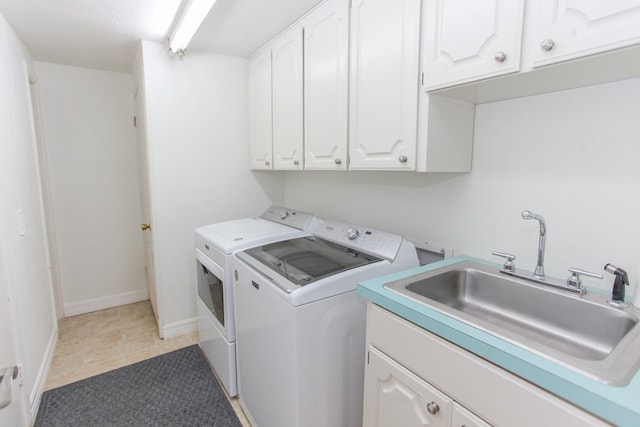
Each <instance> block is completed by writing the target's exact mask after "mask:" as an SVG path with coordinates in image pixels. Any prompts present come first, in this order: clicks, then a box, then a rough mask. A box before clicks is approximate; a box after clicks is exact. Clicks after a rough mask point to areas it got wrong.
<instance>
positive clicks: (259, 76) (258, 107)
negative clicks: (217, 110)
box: [249, 49, 272, 169]
mask: <svg viewBox="0 0 640 427" xmlns="http://www.w3.org/2000/svg"><path fill="white" fill-rule="evenodd" d="M271 123H272V122H271V49H266V50H265V51H264V52H262V53H261V54H259V55H258V56H256V57H255V58H253V59H252V60H251V63H250V64H249V168H250V169H271V168H272V165H271V164H272V151H271V150H272V148H271V147H272V126H271Z"/></svg>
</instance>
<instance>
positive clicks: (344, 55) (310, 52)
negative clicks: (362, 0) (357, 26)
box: [303, 0, 349, 170]
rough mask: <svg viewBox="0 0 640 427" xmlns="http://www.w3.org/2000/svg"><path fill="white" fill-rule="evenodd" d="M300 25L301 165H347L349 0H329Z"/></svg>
mask: <svg viewBox="0 0 640 427" xmlns="http://www.w3.org/2000/svg"><path fill="white" fill-rule="evenodd" d="M303 27H304V94H305V98H304V107H305V108H304V124H305V129H304V146H305V169H325V170H345V169H346V168H347V137H348V132H349V130H348V103H349V98H348V97H349V86H348V83H349V74H348V73H349V66H348V63H349V3H348V0H333V1H329V2H327V3H326V4H325V5H324V6H323V7H321V8H319V9H316V10H315V11H313V12H312V13H311V14H310V15H309V16H308V17H306V18H305V19H304V21H303Z"/></svg>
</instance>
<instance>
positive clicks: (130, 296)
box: [64, 289, 149, 317]
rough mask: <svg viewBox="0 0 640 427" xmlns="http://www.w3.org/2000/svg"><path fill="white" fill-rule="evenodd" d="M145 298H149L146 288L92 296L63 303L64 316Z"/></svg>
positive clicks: (130, 302)
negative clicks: (98, 296) (96, 296)
mask: <svg viewBox="0 0 640 427" xmlns="http://www.w3.org/2000/svg"><path fill="white" fill-rule="evenodd" d="M147 299H149V294H148V292H147V290H146V289H141V290H139V291H133V292H126V293H123V294H118V295H109V296H106V297H100V298H92V299H88V300H84V301H78V302H73V303H69V304H65V305H64V315H65V317H69V316H76V315H78V314H84V313H90V312H92V311H98V310H104V309H106V308H112V307H118V306H120V305H126V304H132V303H134V302H140V301H145V300H147Z"/></svg>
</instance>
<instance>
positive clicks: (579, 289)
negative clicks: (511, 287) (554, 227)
mask: <svg viewBox="0 0 640 427" xmlns="http://www.w3.org/2000/svg"><path fill="white" fill-rule="evenodd" d="M522 219H535V220H536V221H538V222H539V223H540V240H539V241H538V263H537V265H536V269H535V271H534V272H533V273H532V272H530V271H526V270H520V269H517V268H516V264H515V263H514V260H515V259H516V256H515V255H512V254H508V253H505V252H491V254H493V255H496V256H499V257H502V258H505V259H506V260H507V261H506V262H505V263H504V265H503V266H502V268H501V269H500V272H501V273H504V274H508V275H510V276H514V277H518V278H520V279H525V280H529V281H531V282H535V283H540V284H541V285H548V286H553V287H555V288H560V289H564V290H566V291H570V292H575V293H577V294H580V295H584V294H585V293H586V292H587V288H586V287H585V286H583V285H582V279H581V278H580V275H583V276H589V277H593V278H596V279H602V278H603V276H602V274H597V273H590V272H588V271H584V270H580V269H577V268H570V269H569V272H570V273H571V275H570V276H569V277H568V278H567V279H566V280H561V279H558V278H555V277H546V276H545V274H544V244H545V239H546V237H547V224H546V223H545V222H544V218H543V217H542V215H538V214H535V213H533V212H531V211H526V210H525V211H522ZM608 265H609V264H607V266H608ZM607 266H605V269H606V268H607ZM618 270H619V269H618ZM607 271H609V272H613V271H611V270H607ZM614 274H615V273H614ZM618 288H619V287H618ZM623 295H624V294H623ZM614 299H615V297H614Z"/></svg>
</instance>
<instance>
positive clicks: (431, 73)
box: [423, 0, 524, 90]
mask: <svg viewBox="0 0 640 427" xmlns="http://www.w3.org/2000/svg"><path fill="white" fill-rule="evenodd" d="M426 6H427V11H426V12H427V13H426V15H425V16H426V23H425V38H424V82H423V84H424V87H425V88H426V89H429V90H431V89H438V88H442V87H446V86H451V85H455V84H461V83H465V82H468V81H474V80H479V79H484V78H488V77H495V76H499V75H503V74H508V73H513V72H516V71H518V70H519V69H520V51H521V41H522V40H521V39H522V22H523V16H524V0H455V1H451V0H426Z"/></svg>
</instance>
